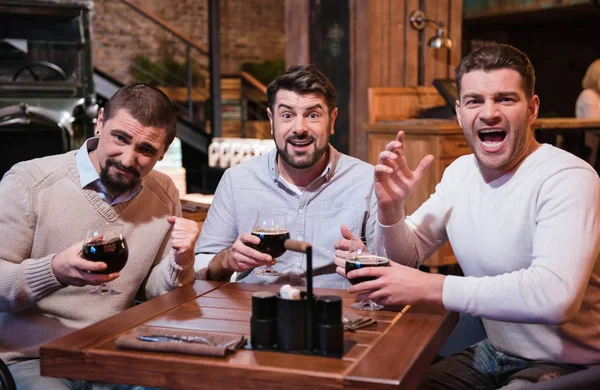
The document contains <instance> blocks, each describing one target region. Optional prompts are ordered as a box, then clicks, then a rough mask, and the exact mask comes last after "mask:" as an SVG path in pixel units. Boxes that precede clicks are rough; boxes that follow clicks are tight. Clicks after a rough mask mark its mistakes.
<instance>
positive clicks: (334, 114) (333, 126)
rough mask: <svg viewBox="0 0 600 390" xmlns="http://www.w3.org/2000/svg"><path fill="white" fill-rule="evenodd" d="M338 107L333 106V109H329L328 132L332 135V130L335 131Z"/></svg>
mask: <svg viewBox="0 0 600 390" xmlns="http://www.w3.org/2000/svg"><path fill="white" fill-rule="evenodd" d="M338 112H339V111H338V108H337V107H336V108H334V109H333V111H331V115H329V119H330V120H329V121H330V122H331V128H330V129H329V134H331V135H333V133H334V131H335V120H336V119H337V116H338Z"/></svg>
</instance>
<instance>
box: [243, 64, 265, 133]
mask: <svg viewBox="0 0 600 390" xmlns="http://www.w3.org/2000/svg"><path fill="white" fill-rule="evenodd" d="M240 79H241V83H240V88H241V91H240V92H241V93H240V96H241V99H240V100H241V105H242V115H241V132H242V138H246V122H247V121H249V120H259V121H265V120H268V116H267V87H266V86H265V85H264V84H263V83H261V82H260V81H258V80H257V79H256V78H255V77H254V76H252V75H251V74H250V73H248V72H242V73H241V74H240ZM249 103H250V104H249Z"/></svg>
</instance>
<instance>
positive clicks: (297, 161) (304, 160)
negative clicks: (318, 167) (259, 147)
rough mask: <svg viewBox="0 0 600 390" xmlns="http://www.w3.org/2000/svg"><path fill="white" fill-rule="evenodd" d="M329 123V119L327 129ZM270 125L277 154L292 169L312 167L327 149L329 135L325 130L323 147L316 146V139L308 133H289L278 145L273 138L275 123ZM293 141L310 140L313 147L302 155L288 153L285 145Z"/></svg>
mask: <svg viewBox="0 0 600 390" xmlns="http://www.w3.org/2000/svg"><path fill="white" fill-rule="evenodd" d="M330 124H331V121H329V124H328V126H327V128H328V129H329V128H330ZM272 126H273V140H274V141H275V147H276V148H277V154H279V156H280V157H281V159H282V160H283V161H284V162H285V163H286V164H287V165H289V166H290V167H292V168H294V169H307V168H310V167H312V166H313V165H315V164H316V163H317V161H319V160H320V159H321V157H323V155H324V154H325V153H326V152H327V151H328V150H329V139H330V137H331V135H330V134H329V132H327V139H326V140H325V143H324V144H323V147H321V148H319V147H318V146H317V141H316V139H315V138H314V137H313V136H311V135H309V134H308V133H307V134H306V135H291V136H289V137H288V138H286V139H285V140H284V141H283V145H279V144H277V140H276V139H275V133H276V131H277V130H276V129H275V124H274V123H272ZM294 141H310V142H312V146H313V149H312V151H310V152H307V153H306V154H303V155H293V154H292V153H290V152H289V151H288V149H287V146H288V144H289V142H294Z"/></svg>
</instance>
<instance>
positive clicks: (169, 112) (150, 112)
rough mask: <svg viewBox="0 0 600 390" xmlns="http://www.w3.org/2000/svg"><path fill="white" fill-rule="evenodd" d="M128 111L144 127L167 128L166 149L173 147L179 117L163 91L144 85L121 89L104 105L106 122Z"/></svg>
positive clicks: (139, 84) (132, 85) (133, 85)
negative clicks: (121, 111)
mask: <svg viewBox="0 0 600 390" xmlns="http://www.w3.org/2000/svg"><path fill="white" fill-rule="evenodd" d="M119 110H126V111H127V112H128V113H129V114H130V115H131V116H132V117H133V118H134V119H135V120H137V121H138V122H140V124H141V125H142V126H151V127H158V128H166V129H167V135H166V138H165V148H167V147H168V146H169V145H171V142H173V139H174V138H175V133H176V131H177V115H176V114H175V110H174V109H173V105H172V104H171V100H169V98H168V97H167V95H165V94H164V92H162V91H161V90H159V89H157V88H154V87H153V86H151V85H148V84H144V83H137V84H131V85H128V86H126V87H123V88H121V89H119V90H118V91H117V92H116V93H115V94H114V95H113V96H112V97H111V98H110V100H109V101H108V102H106V104H105V105H104V115H103V120H104V122H108V120H109V119H110V118H112V117H113V116H115V115H116V113H117V112H118V111H119Z"/></svg>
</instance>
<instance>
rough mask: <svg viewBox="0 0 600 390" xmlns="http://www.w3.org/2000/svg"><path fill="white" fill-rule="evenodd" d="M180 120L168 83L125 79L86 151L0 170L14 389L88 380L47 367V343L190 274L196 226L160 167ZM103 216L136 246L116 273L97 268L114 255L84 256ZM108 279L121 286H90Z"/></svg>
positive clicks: (3, 319) (2, 280)
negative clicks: (106, 290) (162, 87)
mask: <svg viewBox="0 0 600 390" xmlns="http://www.w3.org/2000/svg"><path fill="white" fill-rule="evenodd" d="M175 126H176V116H175V112H174V110H173V108H172V106H171V102H170V101H169V99H168V98H167V97H166V96H165V95H164V94H163V93H162V92H161V91H159V90H158V89H156V88H153V87H151V86H148V85H145V84H135V85H131V86H127V87H124V88H122V89H120V90H119V91H117V93H115V95H114V96H113V97H112V98H111V99H110V100H109V101H108V102H107V103H106V106H105V107H104V108H103V109H101V110H100V112H99V114H98V124H97V127H96V137H94V138H90V139H88V140H87V141H86V142H85V143H84V144H83V145H82V146H81V148H80V149H79V150H77V151H71V152H68V153H65V154H61V155H56V156H49V157H44V158H40V159H35V160H31V161H26V162H21V163H18V164H16V165H14V166H13V167H12V169H10V171H8V172H7V173H6V174H5V175H4V177H3V178H2V181H0V199H2V204H3V207H1V208H0V329H2V331H1V332H0V358H1V359H2V360H3V361H4V362H5V363H7V364H8V365H9V369H10V371H11V373H12V375H13V377H14V379H15V381H16V384H17V387H18V389H23V390H25V389H26V390H31V389H77V388H84V387H83V386H88V385H86V384H85V383H82V382H81V381H73V380H68V379H58V378H50V377H42V376H40V363H39V348H40V346H42V345H44V344H46V343H48V342H50V341H53V340H55V339H57V338H60V337H62V336H64V335H66V334H68V333H71V332H73V331H75V330H77V329H80V328H83V327H85V326H88V325H90V324H93V323H95V322H97V321H100V320H102V319H104V318H107V317H110V316H112V315H114V314H117V313H119V312H121V311H123V310H125V309H127V308H129V307H131V306H133V303H134V299H135V298H136V296H137V297H138V299H149V298H152V297H156V296H158V295H160V294H164V293H166V292H168V291H170V290H172V289H174V288H176V287H178V286H181V285H182V284H184V283H189V282H192V281H193V279H194V269H193V263H194V251H193V250H194V245H195V243H196V240H197V238H198V234H199V231H198V225H197V224H196V222H194V221H189V220H186V219H183V218H181V204H180V202H179V194H178V192H177V189H176V188H175V185H174V184H173V182H172V180H171V179H170V178H169V177H167V176H166V175H164V174H162V173H160V172H156V171H153V170H152V168H153V167H154V165H155V164H156V162H157V161H158V160H160V159H162V158H163V156H164V154H165V153H166V151H167V149H168V147H169V145H170V144H171V141H172V140H173V138H174V137H175ZM107 222H117V223H120V224H121V225H122V227H123V233H124V237H125V238H126V241H127V246H128V249H129V256H128V260H127V263H126V266H125V268H124V269H123V270H122V271H121V272H114V273H111V274H108V275H106V274H99V273H94V272H98V271H102V270H105V269H106V267H107V264H106V263H104V262H92V261H88V260H85V259H84V258H82V247H83V242H84V241H83V240H84V239H85V238H86V233H87V231H88V230H90V229H94V228H97V227H100V226H103V225H105V224H106V223H107ZM109 281H110V282H111V285H112V286H113V287H114V288H115V290H118V291H120V294H119V295H110V296H103V295H95V294H93V293H92V292H93V290H95V289H96V288H97V287H95V286H96V285H99V284H101V283H104V282H109ZM89 386H92V384H90V385H89ZM93 386H94V387H93V388H94V389H109V388H113V385H110V384H93ZM114 386H115V388H116V387H118V388H119V389H124V388H125V387H124V386H119V385H114ZM85 388H88V387H85Z"/></svg>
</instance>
